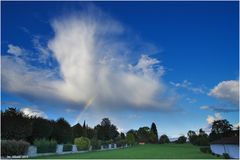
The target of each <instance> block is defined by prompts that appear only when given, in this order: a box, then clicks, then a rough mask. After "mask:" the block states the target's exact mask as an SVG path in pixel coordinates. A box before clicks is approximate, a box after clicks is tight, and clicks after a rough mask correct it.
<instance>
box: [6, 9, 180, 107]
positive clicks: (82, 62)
mask: <svg viewBox="0 0 240 160" xmlns="http://www.w3.org/2000/svg"><path fill="white" fill-rule="evenodd" d="M96 14H98V16H95V15H96ZM52 28H53V30H54V33H55V35H54V37H53V38H52V39H50V40H49V41H48V42H47V43H46V42H45V43H46V44H47V46H46V47H47V48H45V47H44V46H43V45H42V43H41V42H40V40H39V39H35V40H34V47H35V49H37V50H38V51H40V52H39V53H41V56H40V57H44V58H43V59H44V60H46V59H47V58H48V56H50V55H49V51H50V52H52V55H51V56H53V57H54V59H55V60H56V61H57V63H58V65H59V66H58V67H59V70H54V69H49V68H44V69H43V68H39V67H38V66H34V65H32V64H30V63H28V61H26V60H25V59H24V58H20V57H14V56H2V66H3V67H2V83H3V86H4V87H3V89H4V90H6V91H8V92H12V93H15V94H18V95H20V96H23V97H25V98H27V99H29V100H40V101H44V102H46V103H47V102H52V101H59V103H60V104H61V103H62V102H65V103H68V105H69V106H70V105H75V106H82V107H83V106H85V105H86V104H88V106H91V107H95V108H96V109H99V110H101V109H103V108H106V107H107V108H109V109H112V110H114V109H124V107H128V108H138V109H160V110H169V109H171V108H173V107H174V106H175V103H176V100H177V96H176V93H174V92H173V91H171V90H170V89H169V90H168V88H167V86H166V85H165V84H164V83H163V81H162V76H163V74H164V72H165V70H164V67H163V66H162V65H161V62H160V61H159V60H158V59H155V58H152V57H150V56H149V54H151V51H150V50H151V49H150V50H149V53H148V52H147V51H148V50H147V46H146V48H145V54H142V52H140V51H139V53H136V51H135V50H133V49H132V47H130V45H131V46H132V45H134V44H133V43H132V41H131V40H128V39H123V38H122V37H121V35H122V34H125V32H124V30H125V29H124V26H123V25H121V24H120V23H119V22H117V21H116V20H113V19H111V18H109V16H107V15H105V14H104V13H102V12H101V11H99V10H98V9H92V10H91V11H88V12H86V13H81V14H77V15H71V16H66V17H65V18H57V19H55V20H53V21H52ZM142 44H144V43H142ZM135 46H136V45H135ZM132 54H133V55H135V56H133V57H137V59H134V60H133V59H129V58H128V57H129V55H132ZM89 101H91V104H89Z"/></svg>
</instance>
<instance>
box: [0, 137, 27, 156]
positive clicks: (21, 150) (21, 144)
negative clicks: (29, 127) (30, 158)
mask: <svg viewBox="0 0 240 160" xmlns="http://www.w3.org/2000/svg"><path fill="white" fill-rule="evenodd" d="M28 147H29V143H28V142H26V141H23V140H19V141H16V140H1V156H3V157H6V156H13V155H16V156H18V155H25V154H27V151H28Z"/></svg>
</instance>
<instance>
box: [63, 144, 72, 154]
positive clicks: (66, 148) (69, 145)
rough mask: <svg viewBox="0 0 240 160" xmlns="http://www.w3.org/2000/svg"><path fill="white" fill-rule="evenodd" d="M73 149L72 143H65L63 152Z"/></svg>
mask: <svg viewBox="0 0 240 160" xmlns="http://www.w3.org/2000/svg"><path fill="white" fill-rule="evenodd" d="M66 151H72V144H64V145H63V152H66Z"/></svg>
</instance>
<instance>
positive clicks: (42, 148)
mask: <svg viewBox="0 0 240 160" xmlns="http://www.w3.org/2000/svg"><path fill="white" fill-rule="evenodd" d="M34 145H35V146H36V147H37V153H52V152H56V146H57V142H56V141H55V140H50V141H49V140H46V139H39V140H35V141H34Z"/></svg>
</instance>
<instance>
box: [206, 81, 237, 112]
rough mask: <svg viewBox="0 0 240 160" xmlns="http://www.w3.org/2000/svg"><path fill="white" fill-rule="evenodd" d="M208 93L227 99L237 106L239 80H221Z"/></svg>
mask: <svg viewBox="0 0 240 160" xmlns="http://www.w3.org/2000/svg"><path fill="white" fill-rule="evenodd" d="M208 95H209V96H213V97H216V98H219V99H221V100H225V101H228V102H230V103H232V104H234V105H236V106H237V107H238V104H239V82H238V81H237V80H230V81H222V82H220V83H219V84H218V85H217V86H215V87H214V88H213V89H211V91H210V92H209V94H208Z"/></svg>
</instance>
